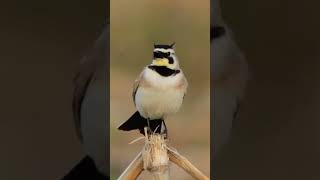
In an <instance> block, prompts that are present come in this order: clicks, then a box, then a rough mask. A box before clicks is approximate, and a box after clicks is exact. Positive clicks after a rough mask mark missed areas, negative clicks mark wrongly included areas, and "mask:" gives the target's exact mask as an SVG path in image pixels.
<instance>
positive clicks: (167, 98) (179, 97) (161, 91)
mask: <svg viewBox="0 0 320 180" xmlns="http://www.w3.org/2000/svg"><path fill="white" fill-rule="evenodd" d="M143 76H144V79H145V80H146V81H148V82H149V83H150V84H151V86H152V87H147V88H144V87H139V88H138V90H137V92H136V96H135V99H136V107H137V110H138V111H139V112H140V114H141V115H142V116H143V117H144V118H149V119H151V120H152V119H160V118H166V117H167V116H168V115H171V114H174V113H176V112H177V111H178V110H179V109H180V107H181V104H182V101H183V96H184V90H183V89H177V88H176V86H177V84H178V83H179V82H180V80H181V78H183V73H182V71H181V72H180V73H179V74H177V75H175V76H169V77H163V76H161V75H159V74H158V73H157V72H155V71H153V70H151V69H149V68H145V70H144V75H143Z"/></svg>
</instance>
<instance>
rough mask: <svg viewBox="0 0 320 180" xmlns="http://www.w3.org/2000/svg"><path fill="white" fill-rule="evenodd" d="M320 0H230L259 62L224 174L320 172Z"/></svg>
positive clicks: (312, 175) (230, 16) (226, 4)
mask: <svg viewBox="0 0 320 180" xmlns="http://www.w3.org/2000/svg"><path fill="white" fill-rule="evenodd" d="M319 7H320V3H319V1H312V0H307V1H287V0H268V1H255V0H244V1H231V0H226V1H223V10H224V11H223V13H224V15H225V17H226V19H227V20H228V22H229V24H230V25H231V27H232V28H233V31H234V33H235V36H236V39H237V40H238V43H239V45H240V46H241V48H242V49H243V51H244V52H245V53H246V55H247V58H248V61H249V64H250V66H251V71H252V72H251V73H252V78H251V81H250V82H249V88H248V93H247V101H246V102H245V104H244V107H242V110H243V111H242V112H241V115H240V119H239V120H237V121H236V122H235V126H234V130H235V131H234V136H233V137H234V139H233V141H232V143H231V144H230V146H229V147H228V150H227V152H226V153H225V155H224V157H223V158H222V159H221V160H220V162H219V163H220V165H219V167H218V168H219V169H218V172H217V173H218V177H217V179H220V180H223V179H226V180H227V179H228V180H234V179H238V180H240V179H243V180H249V179H250V180H251V179H252V180H256V179H259V180H267V179H268V180H270V179H273V180H277V179H279V180H283V179H291V180H294V179H308V180H310V179H319V178H320V171H319V160H320V141H319V138H320V134H319V132H320V131H319V128H320V123H319V122H320V121H319V118H320V111H319V107H320V101H319V100H320V96H319V92H320V78H319V77H320V74H319V72H320V71H319V69H320V35H319V32H320V21H319V17H320V11H319Z"/></svg>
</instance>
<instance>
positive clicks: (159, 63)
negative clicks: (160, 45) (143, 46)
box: [154, 58, 169, 66]
mask: <svg viewBox="0 0 320 180" xmlns="http://www.w3.org/2000/svg"><path fill="white" fill-rule="evenodd" d="M154 64H155V65H156V66H168V65H169V62H168V59H166V58H161V59H160V58H157V59H155V62H154Z"/></svg>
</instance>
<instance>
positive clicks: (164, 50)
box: [153, 48, 174, 53]
mask: <svg viewBox="0 0 320 180" xmlns="http://www.w3.org/2000/svg"><path fill="white" fill-rule="evenodd" d="M153 51H161V52H164V53H166V52H170V53H174V50H173V49H163V48H155V49H153Z"/></svg>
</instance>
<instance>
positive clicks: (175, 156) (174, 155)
mask: <svg viewBox="0 0 320 180" xmlns="http://www.w3.org/2000/svg"><path fill="white" fill-rule="evenodd" d="M167 149H168V154H169V159H170V161H171V162H173V163H175V164H176V165H177V166H179V167H180V168H182V169H183V170H184V171H186V172H187V173H188V174H190V175H191V176H192V177H194V178H195V179H198V180H209V178H208V177H206V176H205V175H204V174H203V173H202V172H201V171H200V170H199V169H197V168H196V167H195V166H194V165H193V164H192V163H191V162H190V161H188V159H186V158H185V157H183V156H182V155H180V154H179V153H178V152H177V151H174V150H172V149H170V148H167Z"/></svg>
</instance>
